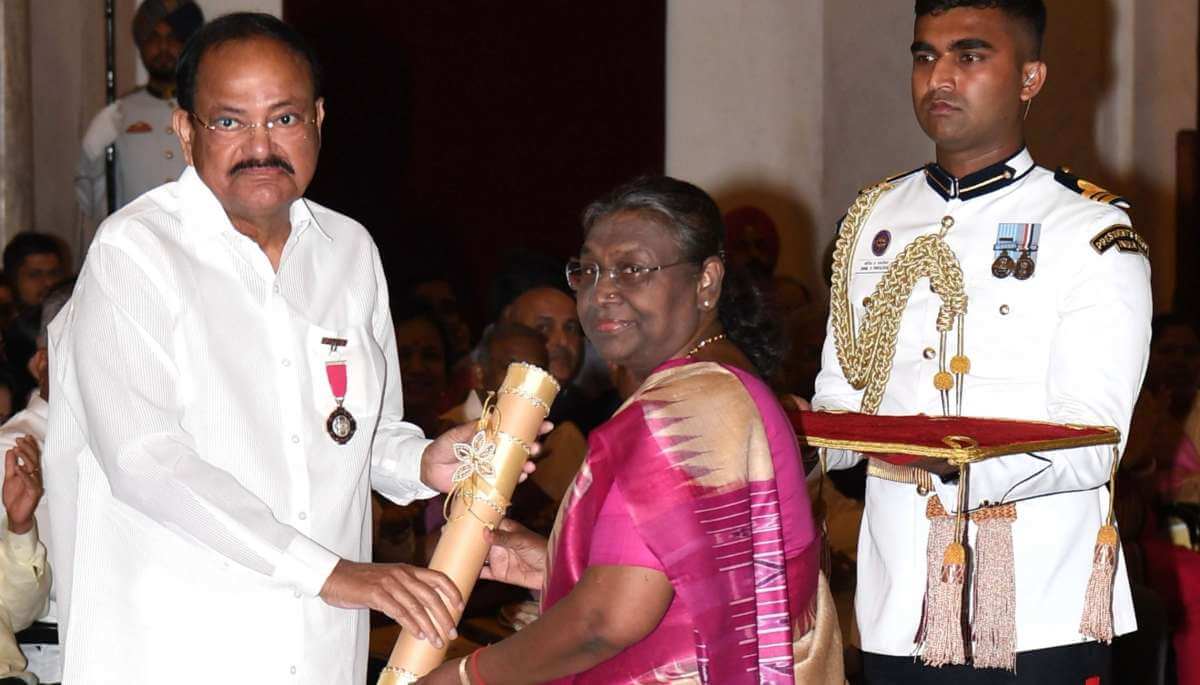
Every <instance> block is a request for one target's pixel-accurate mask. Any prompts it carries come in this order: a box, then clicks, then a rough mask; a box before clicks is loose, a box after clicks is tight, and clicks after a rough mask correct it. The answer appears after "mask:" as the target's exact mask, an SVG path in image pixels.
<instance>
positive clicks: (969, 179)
mask: <svg viewBox="0 0 1200 685" xmlns="http://www.w3.org/2000/svg"><path fill="white" fill-rule="evenodd" d="M974 4H981V3H971V2H969V1H953V0H918V1H917V3H916V13H917V21H916V30H915V41H914V43H913V46H912V50H913V56H914V62H913V101H914V107H915V109H916V113H917V117H918V120H919V122H920V124H921V126H922V128H923V129H924V130H925V132H926V133H927V135H929V137H930V138H931V139H932V140H933V141H934V143H935V145H936V148H937V160H938V162H937V163H935V164H930V165H928V166H926V167H923V168H920V169H917V170H914V171H912V172H909V173H907V174H902V175H900V176H897V177H893V178H890V179H887V180H886V181H884V182H883V183H882V184H880V185H876V186H873V187H871V188H870V189H868V190H866V191H864V195H863V196H860V200H859V202H857V203H856V205H855V206H854V207H853V208H852V209H851V211H850V212H849V213H848V215H847V218H846V219H844V220H843V223H842V226H841V230H842V235H843V236H845V235H847V233H848V229H849V228H851V227H850V226H849V225H848V224H849V223H850V222H851V221H854V222H857V223H858V224H859V225H857V226H856V228H857V235H858V240H857V241H856V242H855V243H854V244H846V245H844V246H840V248H841V249H842V250H843V254H842V255H841V257H842V258H843V259H845V260H848V274H849V278H848V282H847V284H846V287H845V289H844V291H843V295H844V296H845V297H848V298H849V300H850V304H851V308H852V309H853V314H854V318H855V320H858V321H861V320H862V319H863V317H865V316H866V315H867V314H868V312H869V311H870V304H871V303H870V300H869V298H870V296H871V295H872V294H873V292H874V291H875V289H876V286H877V285H878V284H879V282H880V280H881V279H882V278H883V276H884V274H885V273H887V272H888V270H889V268H891V266H892V264H893V263H894V261H895V260H896V258H897V256H898V255H899V254H900V253H901V252H902V251H903V250H904V249H905V248H906V247H907V246H908V245H910V244H911V243H913V241H914V240H915V239H916V238H918V237H919V236H927V235H931V234H932V235H941V236H942V240H943V241H944V243H945V245H946V246H948V247H949V248H950V250H951V251H952V252H953V254H954V256H955V257H956V258H957V261H958V263H959V265H960V266H961V270H962V279H963V285H964V289H965V293H966V299H967V304H966V314H965V316H964V317H962V319H961V320H960V321H959V322H958V326H957V328H956V330H955V331H954V333H953V334H952V335H951V338H952V339H953V340H952V343H951V344H952V345H957V344H961V345H962V350H963V353H965V355H966V357H967V358H969V360H970V362H969V370H967V371H966V372H965V373H962V374H956V376H955V381H956V382H955V383H954V385H953V387H952V388H950V389H947V388H945V387H942V388H939V387H935V376H936V375H937V374H938V373H939V371H944V370H945V369H946V366H945V361H944V360H945V358H946V356H947V351H946V350H945V349H943V348H944V342H943V340H940V339H939V333H938V330H937V329H936V319H937V316H938V312H939V307H940V306H941V304H942V300H941V299H940V298H939V296H938V295H936V294H935V293H933V292H932V291H931V288H929V287H926V286H927V284H928V282H927V281H920V282H918V283H917V286H916V287H915V288H914V289H913V291H912V295H911V297H910V299H909V300H908V302H907V305H906V307H905V308H904V310H903V315H902V317H901V318H900V320H899V332H898V337H897V344H896V349H895V356H894V360H893V363H892V367H891V376H890V381H889V383H888V385H887V388H886V391H885V392H884V395H883V397H882V400H881V402H880V403H879V406H878V413H880V414H888V415H912V414H928V415H944V414H961V415H962V416H975V417H997V418H1014V419H1033V420H1043V421H1051V422H1055V423H1074V424H1089V425H1108V426H1115V427H1117V428H1119V429H1120V430H1121V431H1122V433H1124V432H1125V431H1126V430H1127V428H1128V426H1129V420H1130V416H1131V413H1132V410H1133V405H1134V401H1135V399H1136V397H1137V395H1138V391H1139V388H1140V385H1141V381H1142V377H1143V374H1144V371H1145V367H1146V361H1147V355H1148V346H1149V335H1150V327H1149V324H1150V317H1151V308H1152V305H1151V296H1150V266H1149V261H1148V249H1147V247H1146V245H1145V243H1144V242H1143V241H1142V240H1141V238H1140V237H1138V235H1137V234H1136V233H1135V232H1134V231H1133V229H1132V228H1131V225H1130V219H1129V217H1128V216H1127V215H1126V213H1125V212H1124V211H1123V208H1125V207H1128V204H1127V203H1125V202H1124V200H1122V199H1121V198H1119V197H1116V196H1115V195H1112V194H1110V193H1107V192H1106V191H1103V190H1101V189H1099V188H1097V187H1095V186H1093V185H1091V184H1089V183H1087V182H1085V181H1081V180H1080V179H1078V178H1076V177H1074V176H1071V175H1070V174H1068V173H1066V172H1064V171H1060V172H1057V173H1056V172H1052V171H1050V170H1048V169H1045V168H1042V167H1039V166H1037V165H1036V164H1035V163H1034V160H1033V158H1032V157H1031V155H1030V153H1029V151H1028V150H1027V149H1026V148H1025V146H1024V144H1023V142H1022V141H1023V136H1022V132H1021V126H1022V123H1021V122H1022V115H1023V114H1024V112H1025V110H1026V109H1027V107H1028V103H1029V102H1030V101H1031V100H1032V99H1033V97H1034V96H1035V95H1037V93H1038V92H1039V91H1040V89H1041V87H1042V85H1043V84H1044V82H1045V78H1046V73H1047V71H1046V66H1045V64H1044V63H1042V62H1041V61H1040V57H1039V55H1040V46H1041V36H1042V35H1043V33H1044V28H1045V8H1044V6H1043V4H1042V2H1041V0H1009V1H1006V2H1004V1H1002V2H999V3H991V4H993V5H997V6H996V7H991V8H984V9H980V8H976V7H974V6H973V5H974ZM868 196H869V197H868ZM864 210H866V211H864ZM843 242H845V241H843ZM836 259H837V257H835V264H836V263H837V261H836ZM835 309H836V303H835ZM837 318H838V317H837V316H833V317H831V322H830V330H829V335H828V337H827V341H826V344H825V349H824V354H823V360H822V369H821V373H820V375H819V377H818V379H817V383H816V395H815V397H814V399H813V405H814V408H816V409H823V410H851V411H859V410H860V408H861V405H862V402H863V392H862V391H861V390H856V389H855V388H854V387H851V385H850V384H849V383H848V382H847V380H846V374H845V373H844V369H843V368H842V366H841V364H840V362H839V355H838V350H837V345H836V343H835V332H836V331H835V329H836V328H837V326H839V325H843V326H844V325H845V324H844V322H842V323H840V322H839V321H838V320H837ZM960 334H961V338H958V336H959V335H960ZM950 353H954V352H953V350H951V351H950ZM961 370H962V369H959V371H961ZM863 458H864V457H863V455H861V454H858V453H854V452H848V451H835V450H830V451H828V453H827V454H826V460H827V466H828V468H831V469H838V468H848V467H850V466H852V465H854V464H856V463H857V462H859V461H860V460H862V459H863ZM916 466H917V468H915V469H911V468H897V467H891V466H890V465H888V464H886V463H885V462H876V461H874V460H872V463H871V464H870V465H869V471H868V473H869V476H868V480H867V500H866V514H865V517H864V520H863V524H862V529H861V534H860V540H859V549H858V552H859V556H858V563H859V571H858V589H857V600H856V605H857V606H856V612H857V618H858V627H859V630H860V632H861V635H862V649H863V652H864V670H865V675H866V678H867V682H868V683H872V684H874V683H967V682H969V683H991V682H997V683H999V682H1004V683H1012V682H1021V683H1051V682H1052V683H1079V684H1080V685H1083V684H1084V683H1088V684H1089V685H1092V684H1093V683H1103V684H1105V685H1107V683H1108V682H1109V679H1108V678H1109V675H1108V669H1109V668H1110V666H1109V664H1110V655H1109V650H1108V647H1107V645H1105V644H1104V643H1103V642H1096V641H1094V640H1091V639H1089V638H1087V637H1085V636H1084V635H1082V634H1081V615H1082V614H1083V611H1084V589H1085V586H1087V585H1088V581H1089V574H1090V573H1091V572H1092V569H1093V560H1094V559H1093V553H1094V548H1095V544H1096V540H1097V535H1096V532H1097V529H1098V528H1099V527H1100V526H1101V525H1102V524H1103V523H1104V521H1105V516H1106V513H1107V511H1108V506H1109V494H1108V490H1107V489H1106V488H1105V485H1106V483H1107V482H1108V481H1109V478H1110V473H1111V472H1112V469H1113V452H1112V449H1111V448H1110V447H1095V448H1076V449H1069V450H1062V451H1057V452H1053V453H1046V454H1022V455H1014V456H1007V457H999V458H995V459H992V460H987V461H983V462H980V463H977V464H974V465H973V466H972V467H971V474H970V481H969V482H970V491H969V493H966V494H967V503H968V511H984V510H988V511H1007V512H1009V514H1008V515H1009V516H1011V515H1013V512H1015V519H1013V520H1011V538H1012V543H1011V544H1012V555H1011V559H1012V562H1011V563H1012V571H1011V575H1012V577H1013V580H1014V581H1015V592H1014V594H1015V626H1011V627H1010V630H1011V629H1014V628H1015V636H1012V635H1011V633H1010V639H1012V640H1013V641H1015V645H1014V646H1015V650H1016V652H1017V654H1016V659H1015V664H1013V665H1015V673H1016V675H1015V677H1014V676H1013V674H1012V673H1011V672H1009V670H1005V668H998V669H983V668H973V667H972V664H971V663H970V662H971V656H970V655H971V641H972V639H973V637H972V636H973V635H974V636H975V637H974V639H979V638H978V630H979V628H980V626H979V625H978V622H976V623H975V624H974V625H972V621H973V619H977V618H978V616H975V615H974V614H975V613H977V612H975V611H974V609H976V608H977V607H975V606H972V604H976V603H977V601H978V598H979V597H981V596H982V594H983V593H987V592H988V591H989V590H990V589H991V588H989V587H987V585H988V584H987V583H980V582H978V581H979V580H980V579H979V578H976V579H975V580H976V582H977V584H976V585H975V586H974V587H972V586H971V584H970V581H968V585H967V594H966V596H967V598H968V599H967V600H965V601H964V604H965V607H966V609H965V610H964V614H965V615H964V616H963V623H964V630H965V635H966V637H965V640H966V642H967V645H968V646H967V650H966V651H967V657H966V661H967V663H966V664H965V665H960V666H954V665H951V666H946V667H944V668H933V667H930V666H929V665H926V664H924V663H922V661H921V660H914V658H913V657H914V656H916V655H920V654H921V653H922V651H923V649H924V648H925V646H924V645H923V644H922V643H921V641H920V640H921V636H919V635H918V629H919V628H920V627H921V626H922V621H923V615H922V612H923V598H924V597H925V593H926V584H927V570H928V569H927V565H928V564H931V563H933V562H932V561H931V560H930V558H929V557H927V542H928V538H927V536H928V534H929V530H930V523H929V519H928V518H927V513H928V512H927V506H928V504H929V500H930V498H931V497H933V496H934V495H937V496H938V499H939V500H940V501H941V503H943V504H944V505H945V507H946V509H948V510H952V509H953V505H954V503H955V502H957V501H958V494H959V493H958V491H957V489H958V486H959V483H958V482H957V480H956V475H957V474H956V473H954V472H951V471H950V470H948V469H947V467H946V464H945V462H942V461H937V460H922V461H920V462H918V463H917V465H916ZM996 505H1015V506H1011V507H997V506H996ZM977 528H978V527H977V526H976V525H968V528H967V539H968V549H972V550H974V547H975V539H976V538H975V534H976V532H977ZM938 555H939V559H940V550H938ZM1116 566H1117V568H1116V572H1115V580H1114V583H1113V586H1114V587H1113V597H1112V625H1111V629H1112V632H1113V633H1115V634H1118V635H1119V634H1122V633H1126V632H1129V631H1132V630H1134V629H1135V628H1136V624H1135V620H1134V614H1133V606H1132V601H1131V598H1130V590H1129V583H1128V580H1127V577H1126V571H1125V567H1124V562H1123V560H1122V559H1121V558H1120V557H1119V556H1118V558H1117V561H1116ZM972 600H975V601H972ZM972 628H974V633H973V632H972V630H971V629H972ZM976 665H978V664H976ZM1009 667H1010V668H1011V665H1010V666H1009ZM1091 678H1096V680H1089V679H1091Z"/></svg>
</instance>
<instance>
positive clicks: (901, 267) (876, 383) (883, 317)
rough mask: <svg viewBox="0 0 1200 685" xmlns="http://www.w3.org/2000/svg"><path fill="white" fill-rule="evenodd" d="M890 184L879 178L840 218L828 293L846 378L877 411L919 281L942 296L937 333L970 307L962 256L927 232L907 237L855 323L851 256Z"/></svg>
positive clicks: (868, 409)
mask: <svg viewBox="0 0 1200 685" xmlns="http://www.w3.org/2000/svg"><path fill="white" fill-rule="evenodd" d="M892 188H893V186H892V185H891V184H889V183H880V184H878V185H876V186H874V187H872V188H869V189H868V190H866V191H864V192H863V193H862V194H861V195H859V197H858V199H857V200H856V201H855V202H854V205H853V206H851V207H850V210H849V211H848V212H847V213H846V218H845V219H844V220H843V221H842V228H841V231H840V232H839V234H838V239H837V244H836V246H835V248H834V253H833V282H832V288H831V290H832V294H831V298H830V299H831V301H832V313H831V318H832V326H833V334H834V343H835V348H836V350H837V355H838V362H839V363H840V364H841V366H842V371H843V373H844V374H845V375H846V380H847V381H848V382H849V383H850V385H851V386H852V387H854V388H855V389H859V390H864V389H865V390H864V392H863V399H862V406H861V409H860V411H862V412H863V413H864V414H874V413H876V412H877V411H878V410H879V405H880V403H881V402H882V401H883V393H884V391H885V390H886V389H887V384H888V379H889V377H890V376H891V373H892V362H893V359H894V358H895V355H896V338H897V335H898V334H899V331H900V319H901V317H902V316H903V315H904V309H905V307H906V306H907V304H908V300H909V297H911V295H912V290H913V287H914V286H916V284H917V281H919V280H921V279H923V278H928V279H929V285H930V288H931V289H932V290H933V292H934V293H936V294H937V295H938V296H939V297H940V298H941V300H942V305H941V307H940V308H939V309H938V316H937V330H938V332H939V333H943V334H944V333H948V332H949V331H950V330H952V329H953V328H954V323H955V319H956V318H957V317H959V316H960V315H962V314H965V313H966V311H967V295H966V291H965V288H964V286H963V274H962V268H961V267H960V266H959V264H958V259H957V258H956V257H955V256H954V252H953V251H952V250H951V249H950V247H949V246H948V245H946V243H945V241H944V240H943V239H942V236H941V235H937V234H927V235H923V236H921V237H919V238H917V239H916V240H914V241H912V242H911V243H909V244H908V246H907V247H905V248H904V250H902V251H901V252H900V254H899V255H898V256H897V257H896V259H895V260H894V261H893V262H892V265H891V266H890V267H889V268H888V270H887V273H885V274H884V275H883V278H881V279H880V281H879V284H878V285H876V286H875V291H874V292H873V293H871V297H870V299H869V302H868V303H867V305H866V315H865V316H864V317H863V320H862V323H861V324H860V325H859V326H858V327H857V330H856V329H855V325H854V310H853V305H852V303H851V301H850V287H849V286H850V266H851V258H852V256H853V253H854V247H855V245H856V244H857V243H858V238H859V233H860V231H861V229H862V227H863V225H864V224H866V222H867V219H868V218H869V217H870V215H871V212H872V211H873V210H874V209H875V204H876V203H877V202H878V201H879V198H880V197H881V196H883V194H884V193H886V192H887V191H889V190H891V189H892Z"/></svg>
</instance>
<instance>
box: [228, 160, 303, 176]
mask: <svg viewBox="0 0 1200 685" xmlns="http://www.w3.org/2000/svg"><path fill="white" fill-rule="evenodd" d="M246 169H282V170H284V171H286V172H288V173H289V174H295V173H296V170H295V169H293V168H292V165H291V164H289V163H288V161H287V160H286V159H284V158H283V157H280V156H279V155H270V156H268V157H263V158H262V159H243V160H242V161H240V162H238V163H237V164H234V165H233V168H231V169H230V170H229V175H230V176H233V175H234V174H236V173H238V172H239V171H245V170H246Z"/></svg>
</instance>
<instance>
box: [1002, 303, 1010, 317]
mask: <svg viewBox="0 0 1200 685" xmlns="http://www.w3.org/2000/svg"><path fill="white" fill-rule="evenodd" d="M1008 312H1009V309H1008V305H1006V304H1002V305H1000V316H1008Z"/></svg>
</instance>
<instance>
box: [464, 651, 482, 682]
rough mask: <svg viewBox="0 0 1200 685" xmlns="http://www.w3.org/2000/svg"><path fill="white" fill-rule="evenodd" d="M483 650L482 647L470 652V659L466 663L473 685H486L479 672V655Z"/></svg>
mask: <svg viewBox="0 0 1200 685" xmlns="http://www.w3.org/2000/svg"><path fill="white" fill-rule="evenodd" d="M484 649H485V648H484V647H480V648H479V649H477V650H475V651H474V652H471V657H470V659H468V661H467V668H469V669H470V670H471V682H472V683H474V685H487V681H485V680H484V679H483V674H482V673H480V672H479V653H480V652H482V651H483V650H484Z"/></svg>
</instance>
